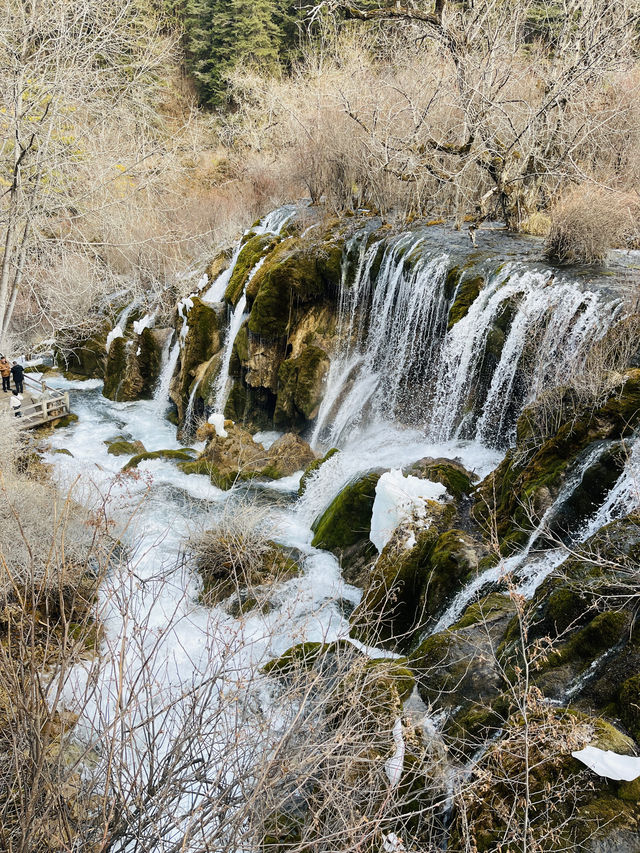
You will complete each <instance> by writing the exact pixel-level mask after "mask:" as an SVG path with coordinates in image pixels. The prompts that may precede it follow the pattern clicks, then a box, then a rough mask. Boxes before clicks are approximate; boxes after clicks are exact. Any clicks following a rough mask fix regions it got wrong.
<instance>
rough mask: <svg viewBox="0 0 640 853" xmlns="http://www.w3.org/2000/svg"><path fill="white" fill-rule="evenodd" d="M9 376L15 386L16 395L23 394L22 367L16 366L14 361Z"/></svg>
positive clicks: (16, 363)
mask: <svg viewBox="0 0 640 853" xmlns="http://www.w3.org/2000/svg"><path fill="white" fill-rule="evenodd" d="M11 375H12V376H13V384H14V385H15V386H16V391H17V392H18V394H24V367H23V366H22V365H21V364H18V362H17V361H14V362H13V367H12V368H11Z"/></svg>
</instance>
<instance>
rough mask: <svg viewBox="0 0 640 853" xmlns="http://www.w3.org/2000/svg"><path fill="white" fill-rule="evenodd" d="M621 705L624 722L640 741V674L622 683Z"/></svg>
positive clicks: (639, 741)
mask: <svg viewBox="0 0 640 853" xmlns="http://www.w3.org/2000/svg"><path fill="white" fill-rule="evenodd" d="M619 705H620V715H621V718H622V722H623V723H624V724H625V726H626V727H627V728H628V730H629V731H630V732H631V734H632V735H633V737H634V738H635V739H636V741H637V742H638V743H640V674H638V675H633V676H631V678H627V680H626V681H625V682H624V683H623V684H622V686H621V688H620V699H619Z"/></svg>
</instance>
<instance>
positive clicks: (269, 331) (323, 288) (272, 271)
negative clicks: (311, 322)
mask: <svg viewBox="0 0 640 853" xmlns="http://www.w3.org/2000/svg"><path fill="white" fill-rule="evenodd" d="M342 249H343V241H342V239H340V238H335V239H334V240H333V241H331V240H326V241H325V242H321V243H317V242H316V243H310V242H309V243H307V242H305V241H303V240H299V239H295V238H293V239H288V240H285V241H283V242H282V243H280V244H279V245H278V246H276V248H275V249H274V250H273V251H272V252H271V253H270V255H269V256H268V257H267V259H266V261H265V262H264V264H263V265H262V266H261V268H260V269H259V270H258V272H257V273H256V275H255V276H254V278H253V280H252V281H251V283H250V286H249V287H248V288H247V298H248V300H249V302H250V303H251V300H253V304H252V307H251V314H250V316H249V331H250V332H251V333H252V334H254V335H257V336H259V337H262V338H267V339H275V338H282V337H284V336H285V335H286V334H287V332H288V331H290V329H291V328H292V327H293V326H292V321H293V320H294V319H295V316H294V315H295V314H296V311H297V309H298V307H299V306H304V305H308V304H311V303H314V302H318V301H322V300H323V299H330V298H333V296H334V293H335V292H336V291H337V288H338V287H339V284H340V276H341V265H342Z"/></svg>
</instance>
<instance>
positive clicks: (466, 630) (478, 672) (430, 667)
mask: <svg viewBox="0 0 640 853" xmlns="http://www.w3.org/2000/svg"><path fill="white" fill-rule="evenodd" d="M514 611H515V604H514V603H513V602H512V601H511V600H510V599H509V598H508V597H506V596H503V595H501V594H499V593H492V594H490V595H488V596H485V597H484V598H483V599H481V600H480V601H478V602H477V603H475V604H473V605H471V606H470V607H468V608H467V609H466V611H465V612H464V614H463V615H462V617H461V618H460V619H459V620H458V621H457V622H456V623H455V624H454V625H452V626H451V627H450V628H449V629H447V630H445V631H441V632H439V633H437V634H432V635H431V636H429V637H427V638H426V639H425V640H423V641H422V642H421V643H420V645H419V646H417V648H415V649H414V650H413V651H412V652H411V655H410V658H409V660H410V664H411V666H412V667H413V668H414V669H415V670H416V671H417V672H418V673H419V679H418V692H419V693H420V695H421V696H422V698H423V699H424V700H425V702H429V703H432V704H435V705H436V707H441V708H454V709H462V711H463V714H472V715H473V714H476V713H477V714H479V715H480V717H482V715H483V714H484V713H487V714H488V718H491V720H493V721H494V722H495V714H496V713H497V709H498V708H499V701H500V697H501V696H502V692H503V690H505V689H506V687H507V685H506V684H505V683H504V680H503V672H502V668H501V665H500V663H499V661H498V658H497V656H496V653H495V649H496V647H497V645H498V643H499V641H500V640H501V638H502V636H503V635H504V632H505V629H506V627H507V625H508V623H509V620H510V619H511V616H512V614H513V613H514ZM496 703H498V704H496ZM467 722H470V721H467ZM476 722H478V723H479V722H480V720H477V721H476ZM454 723H455V727H456V728H457V729H458V732H457V735H458V736H460V735H461V734H464V732H463V731H460V729H461V728H462V727H463V726H464V725H465V723H464V718H463V716H459V714H458V713H457V714H456V718H455V721H454Z"/></svg>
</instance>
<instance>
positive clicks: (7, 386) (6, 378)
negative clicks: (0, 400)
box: [0, 355, 11, 391]
mask: <svg viewBox="0 0 640 853" xmlns="http://www.w3.org/2000/svg"><path fill="white" fill-rule="evenodd" d="M0 376H2V390H3V391H11V365H10V364H9V362H8V361H7V359H6V358H5V357H4V356H3V355H0Z"/></svg>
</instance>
